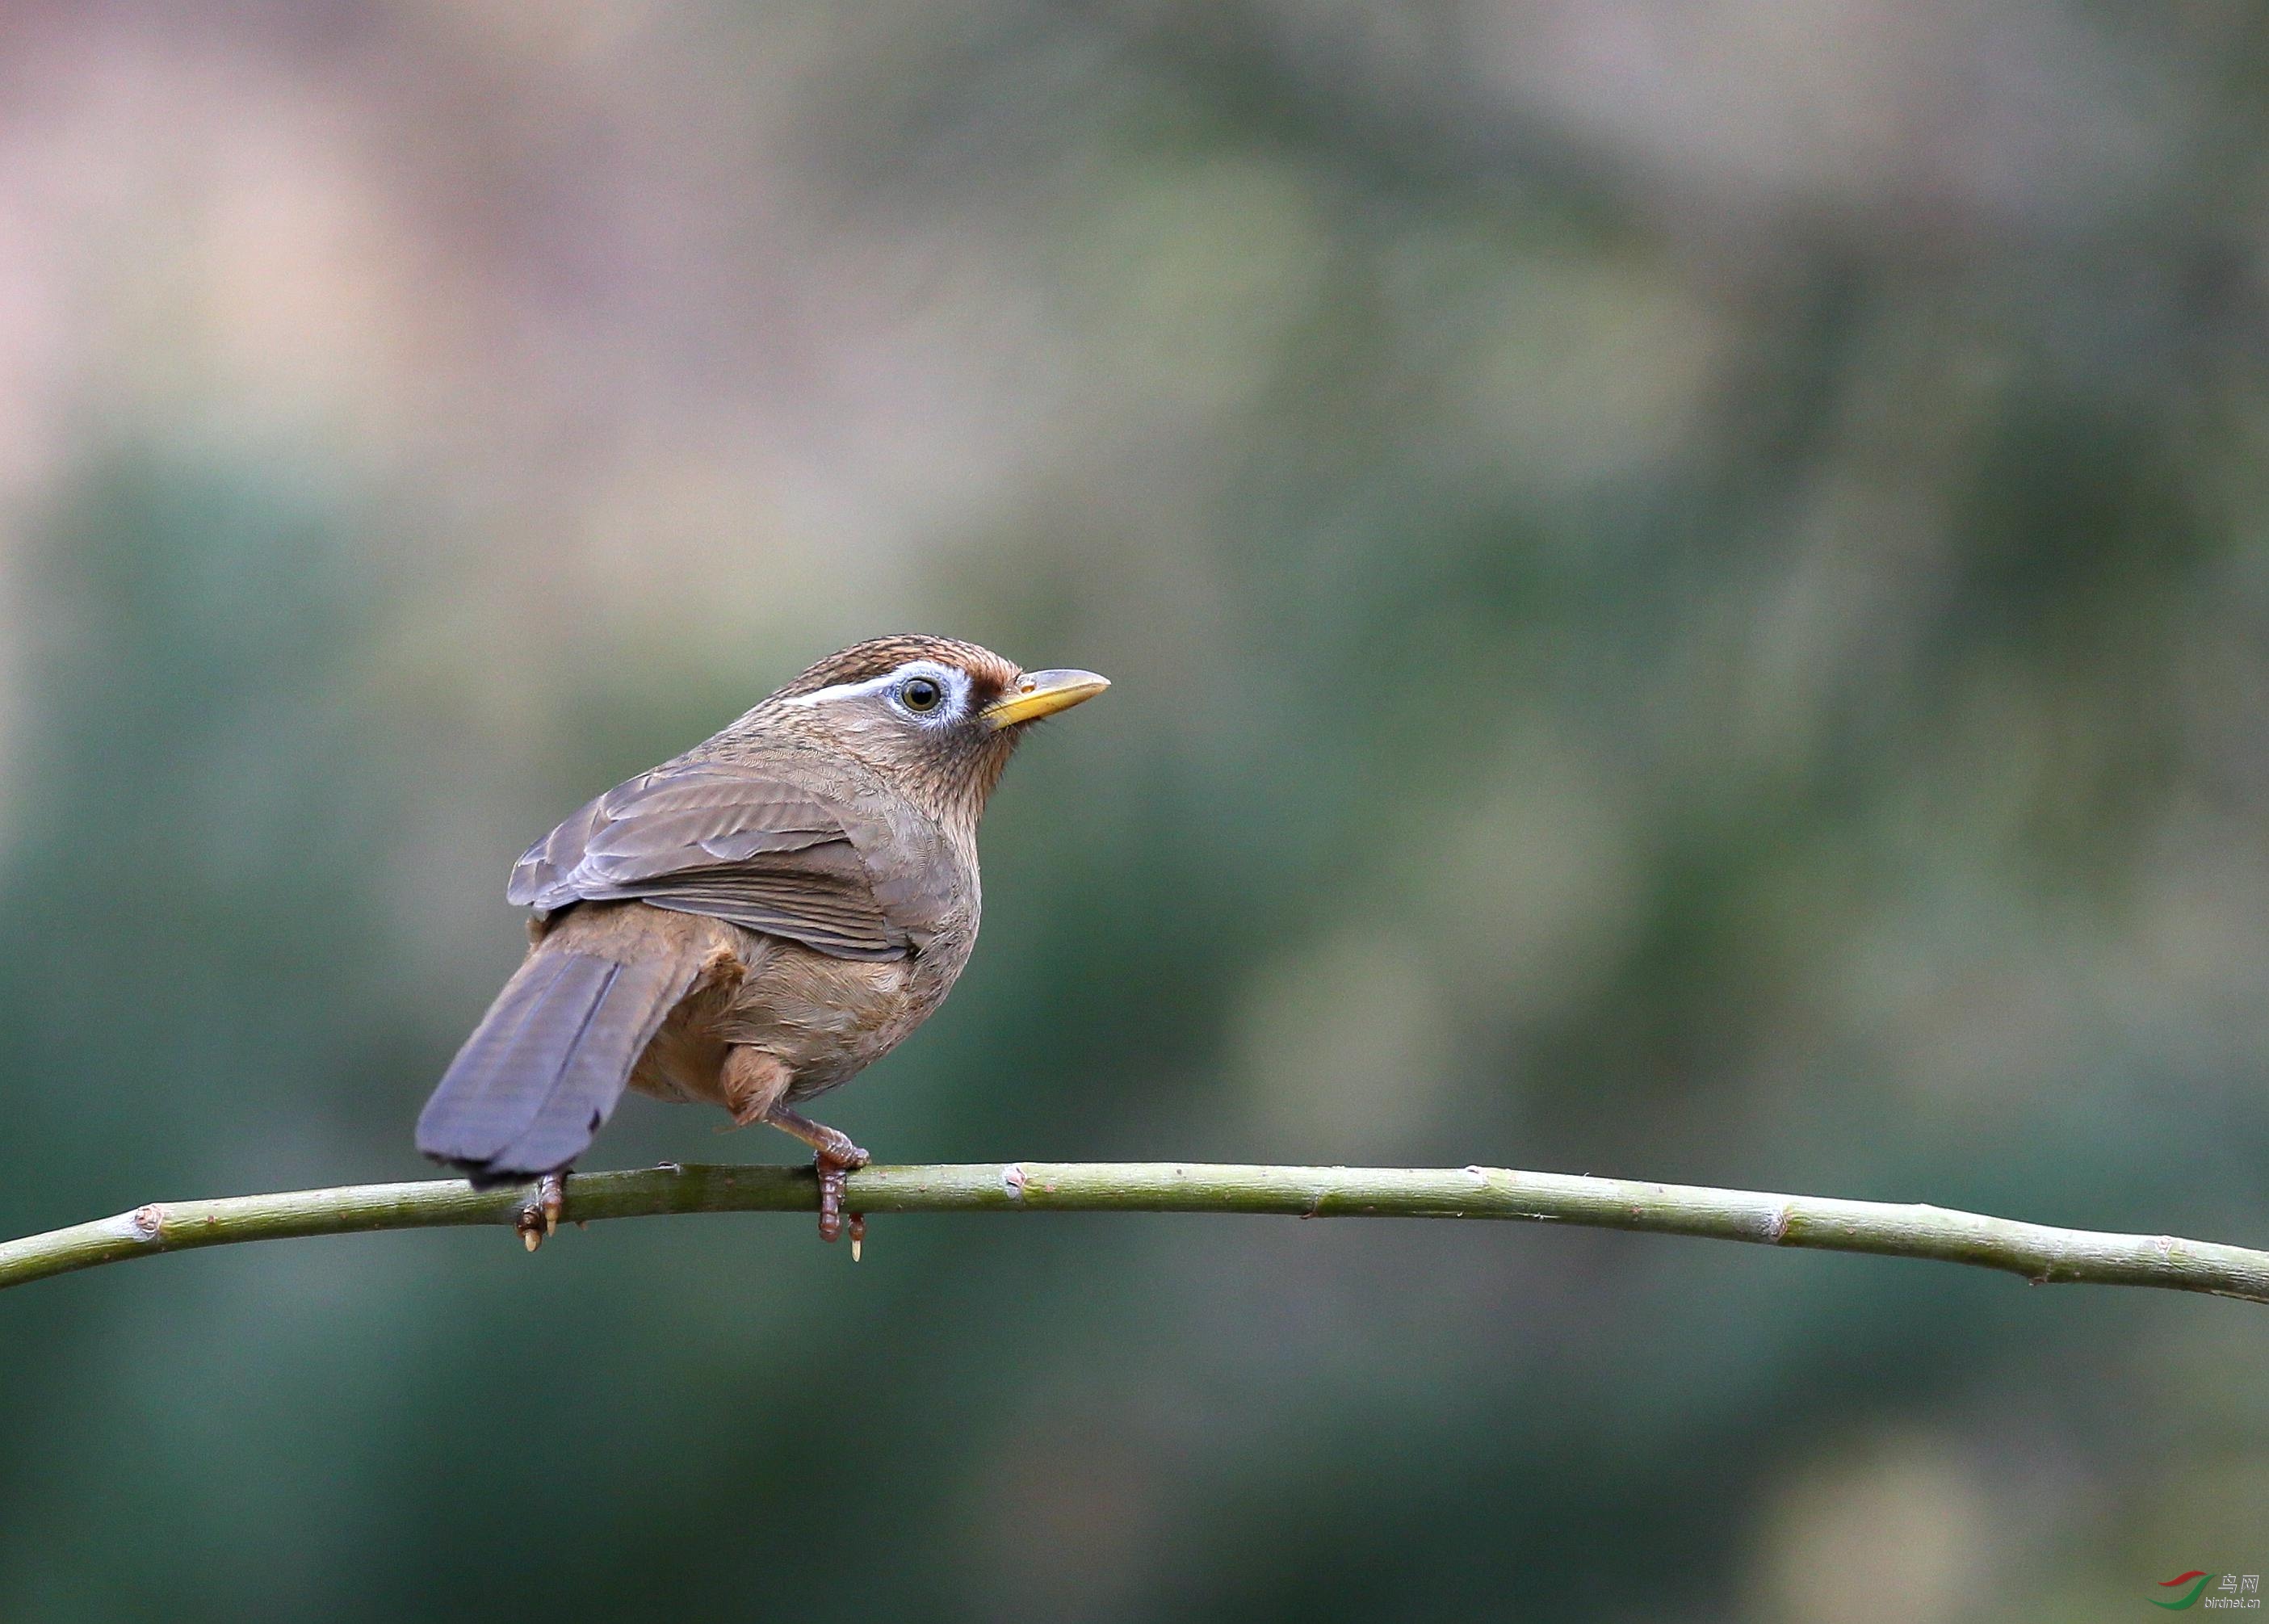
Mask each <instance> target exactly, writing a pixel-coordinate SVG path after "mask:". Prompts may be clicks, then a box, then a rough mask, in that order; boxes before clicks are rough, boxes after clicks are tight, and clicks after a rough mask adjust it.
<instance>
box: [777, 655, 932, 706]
mask: <svg viewBox="0 0 2269 1624" xmlns="http://www.w3.org/2000/svg"><path fill="white" fill-rule="evenodd" d="M909 676H927V677H929V678H931V679H933V680H934V681H935V682H936V683H938V684H939V686H941V687H942V688H943V689H945V690H946V691H947V692H949V693H950V694H951V695H953V697H954V704H953V705H952V707H951V708H952V709H953V710H956V711H957V710H959V709H960V708H961V702H962V699H963V698H964V696H965V694H966V692H967V690H968V686H969V677H968V674H967V673H966V672H962V671H957V670H955V669H954V668H952V667H951V666H942V665H940V664H938V663H937V661H934V660H909V661H906V663H905V664H904V665H902V666H900V667H898V669H896V670H894V671H886V672H884V673H883V675H880V676H870V677H868V679H867V680H866V681H865V682H863V683H836V684H835V686H834V687H832V688H818V689H814V690H812V691H811V692H809V693H808V694H796V695H794V696H792V697H790V698H786V699H783V700H781V701H780V703H781V704H782V705H806V706H809V705H827V704H831V703H832V702H833V701H835V700H838V699H859V698H865V697H866V696H867V695H868V694H878V693H885V692H887V691H889V690H891V689H892V688H895V687H897V686H898V684H899V683H903V682H905V680H906V678H907V677H909Z"/></svg>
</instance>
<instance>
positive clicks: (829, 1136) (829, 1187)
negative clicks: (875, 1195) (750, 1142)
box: [765, 1105, 873, 1241]
mask: <svg viewBox="0 0 2269 1624" xmlns="http://www.w3.org/2000/svg"><path fill="white" fill-rule="evenodd" d="M765 1121H766V1122H769V1123H771V1124H772V1126H774V1127H776V1128H778V1129H779V1130H780V1132H781V1133H793V1134H795V1137H796V1138H798V1139H800V1140H802V1141H803V1142H804V1143H805V1144H807V1145H809V1146H810V1147H811V1162H812V1168H813V1170H814V1171H816V1172H817V1173H818V1175H819V1238H820V1239H821V1240H823V1241H831V1240H833V1239H834V1238H835V1237H836V1236H839V1235H840V1234H842V1233H843V1176H844V1175H845V1174H846V1173H854V1172H856V1171H858V1170H859V1169H861V1168H862V1167H864V1166H866V1165H867V1163H868V1162H869V1161H871V1160H872V1159H873V1158H872V1157H870V1156H868V1154H867V1153H866V1152H865V1151H863V1150H861V1149H860V1148H859V1147H858V1146H856V1145H854V1144H853V1143H852V1142H851V1136H850V1135H849V1134H848V1133H844V1132H843V1131H842V1130H841V1129H839V1128H831V1127H829V1126H826V1125H825V1124H824V1123H818V1122H814V1121H813V1120H812V1119H811V1118H809V1117H802V1116H798V1115H797V1114H796V1113H795V1111H790V1110H789V1109H788V1108H787V1106H785V1105H774V1106H773V1107H772V1109H771V1110H770V1111H766V1112H765ZM854 1222H857V1224H858V1227H859V1234H860V1236H862V1237H863V1236H864V1234H865V1230H866V1223H865V1221H864V1220H863V1219H854Z"/></svg>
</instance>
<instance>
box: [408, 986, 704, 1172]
mask: <svg viewBox="0 0 2269 1624" xmlns="http://www.w3.org/2000/svg"><path fill="white" fill-rule="evenodd" d="M693 977H694V970H693V967H692V966H691V965H690V964H681V963H676V962H674V961H673V960H671V959H669V957H667V956H657V957H654V958H642V959H640V960H638V961H636V962H634V963H620V962H618V961H617V960H614V959H610V958H604V957H601V956H598V955H596V954H590V953H577V952H573V951H568V950H564V949H555V950H553V951H550V952H540V953H537V954H536V955H535V956H532V957H531V958H529V959H528V962H527V963H525V964H523V965H521V968H520V971H519V973H517V974H516V975H514V977H513V978H512V979H511V980H510V981H508V982H506V984H505V988H504V991H503V992H501V993H498V994H497V1000H496V1002H495V1003H493V1004H491V1006H489V1012H488V1014H487V1015H484V1017H483V1018H482V1020H481V1023H480V1025H479V1026H477V1027H476V1028H475V1029H474V1030H473V1035H472V1036H471V1037H468V1038H467V1039H466V1040H465V1045H464V1047H463V1048H462V1049H460V1050H459V1051H458V1052H457V1058H456V1059H455V1060H453V1061H451V1062H450V1065H449V1069H448V1070H447V1072H446V1073H444V1074H443V1075H442V1078H441V1081H440V1086H439V1087H437V1088H436V1089H434V1090H433V1097H432V1099H430V1100H428V1101H427V1102H426V1104H425V1111H424V1112H423V1114H421V1115H420V1116H419V1117H418V1149H420V1150H422V1151H424V1152H425V1154H426V1155H429V1156H432V1158H434V1159H435V1160H436V1161H440V1162H449V1163H455V1164H456V1165H457V1166H459V1167H462V1168H463V1169H464V1170H465V1171H466V1172H467V1173H468V1174H469V1176H470V1177H471V1178H472V1181H473V1182H474V1183H475V1184H476V1185H487V1184H503V1183H507V1182H509V1181H511V1180H513V1179H516V1178H525V1177H534V1176H535V1175H536V1174H539V1173H551V1172H557V1171H558V1170H560V1169H562V1168H564V1167H565V1166H567V1165H568V1164H569V1163H572V1162H573V1161H574V1159H575V1158H576V1157H577V1156H579V1155H582V1154H583V1152H584V1151H585V1150H586V1149H588V1148H589V1147H590V1143H591V1140H592V1137H593V1136H594V1135H595V1134H596V1133H598V1131H599V1128H600V1126H601V1125H602V1124H603V1123H604V1122H605V1121H606V1119H607V1118H608V1117H610V1115H612V1114H613V1112H614V1109H615V1103H616V1102H617V1100H619V1099H621V1098H622V1096H623V1089H624V1088H625V1085H626V1084H627V1083H628V1082H629V1081H630V1075H631V1071H632V1067H635V1066H636V1065H637V1064H638V1059H639V1055H640V1054H642V1053H643V1052H645V1050H646V1046H647V1044H648V1043H650V1042H652V1041H653V1038H654V1033H655V1032H656V1031H658V1030H660V1029H661V1022H662V1021H663V1019H664V1018H665V1017H666V1016H667V1015H669V1011H670V1008H671V1007H672V1006H674V1005H675V1004H676V1002H677V1000H679V999H681V998H683V997H684V995H685V993H686V992H687V990H688V989H689V988H690V987H691V985H692V981H693Z"/></svg>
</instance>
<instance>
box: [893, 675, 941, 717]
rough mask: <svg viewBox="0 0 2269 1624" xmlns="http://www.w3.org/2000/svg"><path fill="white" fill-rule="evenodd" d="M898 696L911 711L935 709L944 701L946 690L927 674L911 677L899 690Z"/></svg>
mask: <svg viewBox="0 0 2269 1624" xmlns="http://www.w3.org/2000/svg"><path fill="white" fill-rule="evenodd" d="M898 698H900V699H902V700H904V701H905V707H906V709H908V710H909V711H924V712H927V711H935V709H937V707H938V705H940V704H941V703H942V702H943V700H944V698H945V690H944V689H942V688H940V687H939V686H938V685H937V684H936V683H933V682H932V681H930V680H929V678H928V677H926V676H916V677H911V678H909V679H907V682H906V685H905V687H903V688H901V689H899V690H898Z"/></svg>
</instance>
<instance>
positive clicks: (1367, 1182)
mask: <svg viewBox="0 0 2269 1624" xmlns="http://www.w3.org/2000/svg"><path fill="white" fill-rule="evenodd" d="M817 1193H818V1192H817V1184H816V1182H815V1181H814V1178H813V1177H812V1172H811V1170H810V1169H809V1168H808V1167H678V1166H675V1165H671V1164H668V1163H665V1164H664V1165H662V1166H661V1167H657V1168H647V1169H643V1170H638V1171H635V1172H619V1173H579V1174H576V1175H574V1176H573V1177H571V1178H570V1179H569V1180H568V1181H567V1196H566V1209H565V1216H566V1217H567V1218H568V1219H570V1220H571V1221H574V1222H581V1221H584V1220H588V1219H595V1218H638V1217H648V1216H653V1215H655V1214H664V1213H721V1212H808V1211H810V1210H812V1209H813V1208H814V1207H816V1206H817ZM529 1200H530V1196H529V1191H528V1187H527V1186H521V1187H518V1188H510V1187H506V1188H499V1189H494V1190H485V1191H481V1190H474V1189H472V1188H470V1187H469V1186H468V1185H464V1184H462V1183H459V1182H457V1181H455V1180H443V1181H436V1182H432V1183H425V1184H403V1185H349V1186H346V1187H344V1188H342V1189H336V1190H302V1191H295V1192H290V1193H286V1194H280V1195H242V1196H226V1197H223V1198H221V1199H219V1200H207V1201H168V1202H158V1203H153V1204H152V1205H151V1206H148V1207H137V1208H136V1209H135V1210H134V1211H133V1212H130V1213H123V1214H120V1215H119V1216H117V1217H115V1218H105V1219H100V1220H99V1221H97V1222H92V1223H83V1224H78V1225H76V1226H74V1227H73V1228H71V1229H55V1230H52V1231H50V1232H48V1234H45V1235H32V1236H25V1237H24V1238H23V1239H21V1240H14V1241H7V1242H0V1288H5V1287H9V1286H18V1285H22V1284H24V1283H25V1282H26V1281H34V1280H40V1279H43V1278H44V1277H46V1276H48V1275H50V1274H63V1273H69V1272H70V1271H71V1270H73V1269H85V1268H92V1267H94V1266H97V1265H99V1264H105V1263H120V1262H123V1261H124V1260H126V1259H129V1258H146V1257H151V1256H154V1255H155V1254H157V1253H159V1252H161V1251H184V1250H186V1249H188V1248H190V1247H195V1246H226V1245H231V1244H234V1243H236V1242H239V1241H264V1240H282V1239H285V1238H288V1237H292V1236H305V1235H344V1234H351V1233H356V1232H359V1231H363V1230H371V1229H422V1228H427V1227H431V1226H434V1225H440V1224H480V1223H487V1224H502V1225H513V1226H517V1225H520V1224H521V1222H522V1214H523V1213H525V1212H526V1211H527V1210H528V1204H529ZM845 1206H846V1209H849V1210H855V1211H858V1212H861V1213H869V1214H873V1213H945V1212H1059V1213H1061V1212H1145V1213H1277V1214H1290V1215H1292V1216H1296V1217H1303V1218H1341V1217H1371V1218H1384V1217H1400V1218H1504V1219H1526V1220H1530V1221H1538V1222H1561V1223H1574V1224H1584V1225H1588V1226H1591V1227H1593V1228H1597V1229H1637V1230H1645V1231H1649V1232H1651V1233H1655V1234H1661V1235H1696V1236H1707V1237H1709V1238H1711V1239H1716V1240H1726V1241H1749V1242H1753V1243H1755V1244H1760V1245H1766V1246H1803V1247H1810V1248H1814V1249H1818V1250H1822V1251H1859V1252H1874V1253H1878V1254H1881V1255H1882V1256H1885V1257H1894V1258H1926V1259H1937V1260H1939V1261H1940V1262H1945V1263H1967V1264H1973V1265H1975V1266H1978V1267H1980V1268H1989V1269H2003V1270H2007V1272H2009V1273H2013V1274H2021V1275H2023V1276H2024V1277H2025V1278H2026V1279H2027V1280H2029V1281H2032V1282H2033V1283H2034V1284H2036V1285H2048V1284H2051V1283H2065V1282H2079V1283H2088V1284H2095V1285H2104V1286H2159V1287H2164V1288H2168V1289H2169V1290H2175V1291H2203V1292H2211V1293H2213V1294H2214V1295H2216V1296H2228V1297H2242V1298H2243V1299H2245V1300H2246V1301H2248V1302H2252V1303H2269V1252H2264V1251H2251V1250H2249V1249H2247V1248H2245V1247H2242V1246H2225V1245H2221V1244H2217V1243H2214V1242H2211V1241H2186V1240H2179V1239H2177V1238H2176V1237H2175V1236H2169V1235H2158V1236H2147V1235H2110V1234H2104V1233H2100V1232H2097V1231H2093V1230H2088V1229H2052V1228H2051V1227H2049V1226H2048V1225H2045V1224H2037V1223H2022V1222H2017V1221H2015V1220H2014V1219H2008V1218H1989V1217H1986V1216H1984V1215H1983V1214H1977V1213H1963V1212H1952V1211H1948V1210H1947V1209H1945V1208H1942V1207H1918V1206H1900V1205H1894V1204H1892V1203H1888V1202H1882V1201H1846V1200H1836V1199H1833V1198H1830V1197H1823V1196H1803V1195H1767V1194H1761V1193H1758V1192H1754V1191H1747V1190H1711V1189H1705V1188H1703V1187H1701V1186H1698V1185H1658V1184H1647V1183H1641V1182H1639V1181H1637V1180H1633V1179H1623V1178H1591V1177H1578V1176H1576V1175H1572V1174H1567V1173H1521V1172H1512V1171H1509V1170H1505V1169H1503V1168H1488V1167H1467V1168H1458V1169H1448V1168H1356V1167H1261V1166H1241V1165H1235V1164H1230V1163H1202V1162H1131V1163H1121V1162H1010V1163H965V1164H959V1165H949V1166H932V1167H869V1168H867V1169H865V1170H863V1171H861V1172H857V1173H854V1174H853V1175H851V1177H850V1181H849V1185H848V1186H847V1188H846V1195H845Z"/></svg>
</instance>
